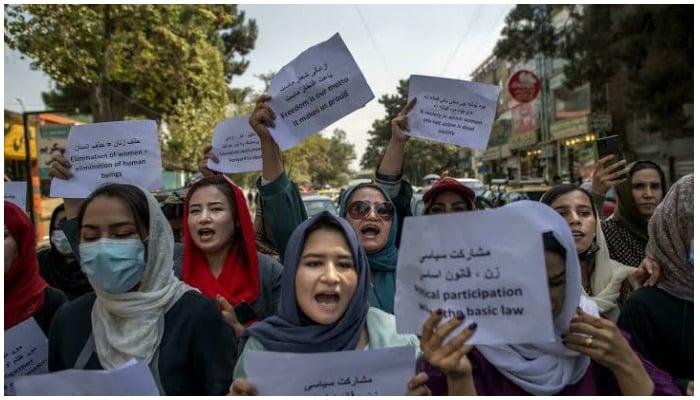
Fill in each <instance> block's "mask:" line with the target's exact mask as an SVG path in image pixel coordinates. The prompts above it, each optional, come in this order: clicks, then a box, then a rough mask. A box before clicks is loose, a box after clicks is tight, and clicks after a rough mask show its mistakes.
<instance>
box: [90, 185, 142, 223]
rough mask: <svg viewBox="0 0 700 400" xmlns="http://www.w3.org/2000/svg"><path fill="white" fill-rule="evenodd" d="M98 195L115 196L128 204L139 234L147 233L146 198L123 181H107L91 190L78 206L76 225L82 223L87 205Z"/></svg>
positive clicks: (139, 190)
mask: <svg viewBox="0 0 700 400" xmlns="http://www.w3.org/2000/svg"><path fill="white" fill-rule="evenodd" d="M99 196H106V197H117V198H119V199H121V200H123V201H124V202H125V203H126V204H127V205H128V206H129V209H131V213H132V214H133V215H134V220H135V222H136V227H137V228H138V230H139V234H141V232H146V235H148V230H149V227H150V222H149V221H150V220H149V218H150V213H149V211H148V199H147V198H146V195H145V194H143V192H142V191H141V189H139V188H138V187H136V186H134V185H129V184H125V183H108V184H106V185H103V186H100V187H99V188H97V190H95V191H94V192H92V193H91V194H90V196H88V198H87V199H86V200H85V202H84V203H83V205H82V206H81V207H80V212H79V213H78V226H82V225H83V217H84V216H85V210H86V209H87V206H88V205H89V204H90V203H91V202H92V201H93V200H94V199H95V198H97V197H99Z"/></svg>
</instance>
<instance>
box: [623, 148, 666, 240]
mask: <svg viewBox="0 0 700 400" xmlns="http://www.w3.org/2000/svg"><path fill="white" fill-rule="evenodd" d="M643 169H654V170H656V171H657V172H658V173H659V176H660V177H661V198H662V199H663V196H665V195H666V178H664V172H663V171H662V170H661V167H659V166H658V164H656V163H654V162H652V161H647V160H643V161H637V162H635V163H634V164H632V167H631V168H630V171H629V173H628V174H627V179H626V180H625V181H624V182H622V183H620V184H619V185H617V187H616V188H615V191H616V193H617V206H616V207H615V212H614V213H613V216H612V219H613V221H617V222H619V223H620V224H622V225H624V226H625V227H626V228H627V229H629V231H630V232H632V233H633V234H634V235H635V236H637V237H639V238H640V239H643V240H644V242H645V243H646V242H648V241H649V234H648V232H647V225H648V221H647V219H646V218H644V217H643V216H642V214H640V213H639V208H638V207H637V203H635V202H634V196H633V195H632V176H634V174H635V173H636V172H638V171H641V170H643Z"/></svg>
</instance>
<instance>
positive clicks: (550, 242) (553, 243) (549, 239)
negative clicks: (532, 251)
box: [542, 231, 566, 260]
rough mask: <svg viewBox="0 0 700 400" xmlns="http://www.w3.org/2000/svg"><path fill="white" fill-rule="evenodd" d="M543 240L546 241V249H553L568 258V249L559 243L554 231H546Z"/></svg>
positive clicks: (552, 250)
mask: <svg viewBox="0 0 700 400" xmlns="http://www.w3.org/2000/svg"><path fill="white" fill-rule="evenodd" d="M542 241H543V242H544V250H545V251H551V252H553V253H556V254H558V255H560V256H561V257H562V258H563V259H565V260H566V249H565V248H564V246H562V245H561V243H559V240H557V238H556V237H554V233H553V232H551V231H550V232H545V233H543V234H542Z"/></svg>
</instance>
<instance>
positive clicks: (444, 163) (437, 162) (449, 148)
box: [360, 80, 458, 183]
mask: <svg viewBox="0 0 700 400" xmlns="http://www.w3.org/2000/svg"><path fill="white" fill-rule="evenodd" d="M396 89H397V92H398V94H396V95H391V96H390V95H386V94H385V95H383V96H382V97H381V98H380V99H379V103H380V104H382V105H383V106H384V107H385V109H386V114H385V117H384V119H377V120H374V122H373V123H372V130H370V131H369V132H367V133H368V134H369V140H368V145H367V149H366V150H365V153H364V154H363V155H362V160H361V162H360V164H361V165H362V168H367V169H375V168H377V167H378V166H379V163H380V161H381V159H382V156H383V155H384V152H385V151H386V146H387V145H388V144H389V139H391V119H392V118H394V117H395V116H396V115H397V114H398V113H399V111H401V108H403V106H405V105H406V103H407V102H408V81H407V80H400V81H399V85H398V86H397V88H396ZM457 150H458V147H457V146H454V145H447V144H443V143H438V142H434V141H431V140H425V139H419V138H411V140H409V141H408V144H407V145H406V148H405V152H404V162H403V171H404V175H405V176H406V177H407V178H408V179H409V181H411V182H414V183H418V182H421V181H422V178H423V176H425V175H427V174H430V173H442V171H445V170H451V171H454V170H455V160H456V158H457Z"/></svg>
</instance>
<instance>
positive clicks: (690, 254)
mask: <svg viewBox="0 0 700 400" xmlns="http://www.w3.org/2000/svg"><path fill="white" fill-rule="evenodd" d="M693 242H694V241H693V240H691V241H690V251H689V252H688V253H689V254H688V261H689V262H690V266H691V267H693V268H694V267H695V265H693V261H694V257H693V249H694V248H695V243H693Z"/></svg>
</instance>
